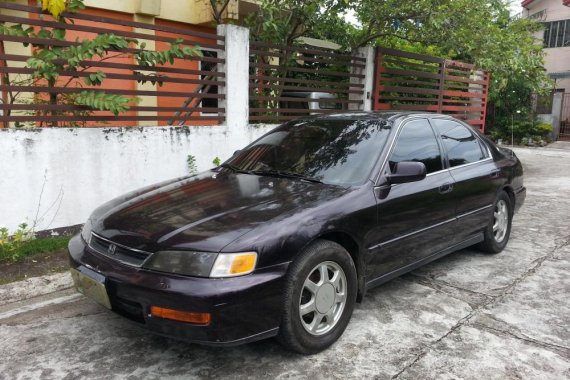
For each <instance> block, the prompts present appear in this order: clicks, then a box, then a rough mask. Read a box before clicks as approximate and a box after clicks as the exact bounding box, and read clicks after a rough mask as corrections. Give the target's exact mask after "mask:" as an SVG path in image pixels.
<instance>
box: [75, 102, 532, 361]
mask: <svg viewBox="0 0 570 380" xmlns="http://www.w3.org/2000/svg"><path fill="white" fill-rule="evenodd" d="M525 194H526V190H525V187H524V186H523V171H522V166H521V163H520V162H519V160H518V159H517V157H516V155H515V154H514V153H513V152H512V151H510V150H508V149H504V148H498V147H496V146H495V145H494V144H493V143H492V142H491V141H490V140H489V139H487V138H486V137H485V136H484V135H482V134H480V133H479V131H477V130H476V129H473V128H472V127H471V126H469V125H467V124H465V123H464V122H462V121H460V120H457V119H454V118H452V117H449V116H444V115H439V114H422V113H411V112H383V113H342V114H334V115H325V116H315V117H310V118H306V119H299V120H294V121H290V122H287V123H285V124H283V125H281V126H279V127H277V128H275V129H273V130H272V131H270V132H269V133H267V134H265V135H264V136H262V137H261V138H259V139H258V140H256V141H254V142H253V143H251V144H250V145H248V146H247V147H245V148H244V149H242V150H241V151H238V152H236V153H235V154H234V155H233V156H232V157H231V158H230V159H228V160H227V161H226V162H224V163H223V164H221V165H220V166H219V167H217V168H214V169H211V170H208V171H205V172H203V173H200V174H197V175H192V176H188V177H184V178H178V179H173V180H170V181H167V182H163V183H159V184H156V185H152V186H149V187H146V188H143V189H139V190H137V191H134V192H132V193H129V194H126V195H123V196H121V197H119V198H116V199H114V200H111V201H109V202H108V203H106V204H104V205H102V206H100V207H99V208H97V209H96V210H95V211H94V212H93V214H92V215H91V216H90V217H89V219H88V220H87V222H86V223H85V225H84V227H83V230H82V232H81V233H80V234H79V235H78V236H76V237H74V238H73V239H72V240H71V242H70V243H69V252H70V261H71V272H72V276H73V279H74V282H75V286H76V288H77V289H78V290H79V291H80V292H82V293H84V294H85V295H87V296H88V297H91V298H93V299H94V300H96V301H98V302H99V303H100V304H102V305H103V306H105V307H106V308H108V309H111V310H112V311H114V312H116V313H118V314H121V315H123V316H125V317H127V318H129V319H131V320H133V321H135V322H138V323H139V324H140V325H141V326H144V327H145V328H148V329H149V330H151V331H153V332H155V333H158V334H161V335H164V336H168V337H173V338H179V339H185V340H187V341H191V342H196V343H203V344H211V345H235V344H241V343H246V342H251V341H254V340H258V339H263V338H268V337H273V336H277V337H278V340H279V341H280V342H282V343H283V344H284V345H285V346H286V347H288V348H289V349H291V350H294V351H297V352H300V353H304V354H311V353H316V352H319V351H321V350H323V349H325V348H327V347H328V346H330V345H331V344H332V343H334V342H335V341H336V340H337V339H338V338H339V337H340V335H341V334H342V333H343V331H344V330H345V328H346V326H347V324H348V323H349V320H350V318H351V315H352V312H353V309H354V306H355V303H356V302H360V301H361V300H362V299H363V298H364V296H365V294H366V291H367V290H368V289H370V288H372V287H374V286H377V285H380V284H382V283H384V282H386V281H389V280H390V279H393V278H395V277H397V276H400V275H402V274H404V273H406V272H409V271H411V270H413V269H415V268H418V267H419V266H422V265H425V264H426V263H429V262H431V261H433V260H436V259H438V258H440V257H442V256H445V255H447V254H449V253H452V252H454V251H457V250H459V249H462V248H465V247H469V246H473V245H477V247H479V248H480V249H481V250H483V251H485V252H489V253H498V252H501V251H502V250H503V249H504V248H505V246H506V245H507V242H508V240H509V235H510V232H511V225H512V219H513V215H514V213H515V212H516V211H517V210H518V209H519V208H520V207H521V205H522V204H523V202H524V199H525Z"/></svg>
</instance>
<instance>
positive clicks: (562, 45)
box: [522, 0, 570, 93]
mask: <svg viewBox="0 0 570 380" xmlns="http://www.w3.org/2000/svg"><path fill="white" fill-rule="evenodd" d="M522 6H523V17H528V18H533V19H536V20H537V21H540V22H542V23H543V24H544V29H543V30H542V31H540V32H538V33H537V38H539V39H541V40H542V41H543V44H544V50H545V52H546V57H545V68H546V71H547V72H548V74H549V75H550V77H551V78H552V79H554V80H555V81H556V87H555V88H556V90H558V91H561V92H566V93H569V92H570V0H524V1H523V2H522Z"/></svg>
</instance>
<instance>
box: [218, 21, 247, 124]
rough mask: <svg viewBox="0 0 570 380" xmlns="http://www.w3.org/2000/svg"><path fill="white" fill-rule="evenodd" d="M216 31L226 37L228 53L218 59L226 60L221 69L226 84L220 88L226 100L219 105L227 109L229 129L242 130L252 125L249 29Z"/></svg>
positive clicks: (237, 28)
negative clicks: (250, 120)
mask: <svg viewBox="0 0 570 380" xmlns="http://www.w3.org/2000/svg"><path fill="white" fill-rule="evenodd" d="M217 32H218V35H220V36H225V50H224V51H221V52H220V53H219V54H218V56H219V57H220V58H225V60H226V62H225V63H224V64H221V67H220V68H219V71H221V72H224V73H226V77H225V80H226V85H225V86H218V91H219V92H220V93H222V94H225V96H226V97H225V99H220V101H219V103H218V104H219V105H220V107H224V108H225V110H226V125H227V127H228V128H242V127H245V126H247V124H248V123H249V29H247V28H243V27H240V26H235V25H218V28H217Z"/></svg>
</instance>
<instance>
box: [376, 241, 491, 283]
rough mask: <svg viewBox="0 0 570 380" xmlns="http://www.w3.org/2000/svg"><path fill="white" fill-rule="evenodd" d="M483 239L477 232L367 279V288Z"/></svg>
mask: <svg viewBox="0 0 570 380" xmlns="http://www.w3.org/2000/svg"><path fill="white" fill-rule="evenodd" d="M483 239H484V238H483V232H479V233H477V234H476V235H473V236H471V237H470V238H468V239H467V240H465V241H463V242H461V243H459V244H456V245H453V246H451V247H449V248H446V249H444V250H442V251H439V252H436V253H434V254H432V255H430V256H428V257H425V258H423V259H421V260H419V261H416V262H414V263H412V264H408V265H406V266H405V267H402V268H400V269H396V270H394V271H392V272H389V273H386V274H383V275H382V276H380V277H377V278H375V279H373V280H370V281H366V285H365V288H366V290H368V289H372V288H374V287H376V286H379V285H382V284H384V283H385V282H388V281H390V280H392V279H394V278H396V277H400V276H402V275H403V274H406V273H408V272H411V271H413V270H414V269H417V268H419V267H422V266H424V265H426V264H428V263H430V262H432V261H434V260H437V259H439V258H442V257H444V256H447V255H449V254H450V253H453V252H455V251H459V250H460V249H463V248H467V247H470V246H472V245H474V244H477V243H480V242H482V241H483Z"/></svg>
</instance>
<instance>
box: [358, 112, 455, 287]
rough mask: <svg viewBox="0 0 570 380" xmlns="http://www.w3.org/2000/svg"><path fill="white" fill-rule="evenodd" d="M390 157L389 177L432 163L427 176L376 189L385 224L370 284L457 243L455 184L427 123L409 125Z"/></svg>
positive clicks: (373, 255) (377, 234) (378, 231)
mask: <svg viewBox="0 0 570 380" xmlns="http://www.w3.org/2000/svg"><path fill="white" fill-rule="evenodd" d="M388 157H389V158H388V162H387V164H386V165H385V167H384V169H382V170H384V174H387V173H390V172H391V171H392V170H394V167H395V166H396V164H397V163H398V162H402V161H417V162H423V163H424V164H425V165H426V169H427V177H426V178H425V179H423V180H421V181H417V182H411V183H404V184H397V185H383V186H379V187H377V188H376V189H375V193H376V196H377V205H378V206H377V210H378V221H379V222H378V227H377V229H376V231H375V234H374V235H375V236H374V237H375V239H376V244H374V245H373V246H372V247H370V250H371V252H370V253H371V255H370V257H371V262H370V263H369V269H370V272H369V273H368V279H369V280H373V279H375V278H379V277H383V276H385V275H389V274H390V273H391V272H394V271H397V270H399V269H402V268H403V267H405V266H408V265H411V264H413V263H416V262H418V261H420V260H422V259H425V258H427V257H428V256H430V255H432V254H434V253H437V252H439V251H441V250H443V249H445V248H447V247H449V246H450V245H452V244H453V243H454V239H453V236H454V233H455V225H456V219H455V203H454V202H453V200H452V194H453V191H454V181H453V177H452V176H451V174H450V173H449V170H447V169H446V168H445V167H444V161H443V158H442V154H441V147H440V145H439V143H438V141H437V138H436V135H435V133H434V131H433V129H432V127H431V125H430V124H429V122H428V121H427V119H415V120H411V121H408V122H405V124H404V125H403V126H402V128H401V130H400V133H399V136H398V137H397V140H396V143H395V145H394V149H393V151H392V152H391V154H390V155H389V156H388ZM380 183H382V179H381V180H380Z"/></svg>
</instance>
